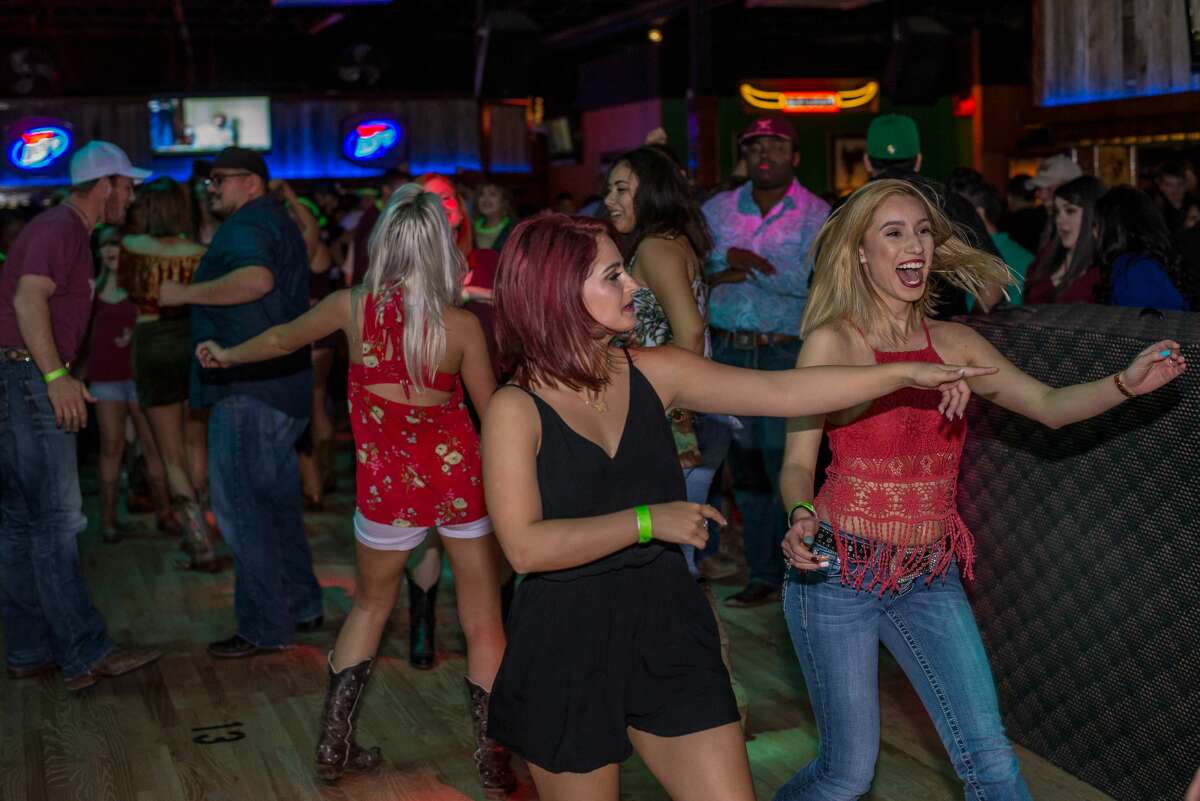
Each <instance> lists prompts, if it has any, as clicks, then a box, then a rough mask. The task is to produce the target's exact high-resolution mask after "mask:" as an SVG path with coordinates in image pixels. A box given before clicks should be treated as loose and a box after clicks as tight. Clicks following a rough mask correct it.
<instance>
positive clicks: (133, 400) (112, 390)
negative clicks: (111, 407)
mask: <svg viewBox="0 0 1200 801" xmlns="http://www.w3.org/2000/svg"><path fill="white" fill-rule="evenodd" d="M88 391H89V392H91V393H92V396H93V397H94V398H95V399H96V400H98V401H108V402H110V403H129V404H133V405H135V406H136V405H137V402H138V399H137V387H136V386H134V383H133V379H132V378H129V379H126V380H125V381H93V382H92V383H90V384H88Z"/></svg>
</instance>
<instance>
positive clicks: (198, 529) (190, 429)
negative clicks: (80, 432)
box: [120, 178, 219, 572]
mask: <svg viewBox="0 0 1200 801" xmlns="http://www.w3.org/2000/svg"><path fill="white" fill-rule="evenodd" d="M131 211H136V213H133V214H132V217H133V219H135V220H137V221H138V228H137V229H136V231H135V233H130V234H128V235H126V236H125V237H124V238H122V239H121V261H120V283H121V286H122V287H123V288H124V289H125V290H126V291H128V292H129V295H130V297H132V298H133V301H134V303H136V304H137V307H138V316H137V322H136V324H135V325H134V327H133V380H134V384H135V385H136V387H137V397H138V403H139V404H141V407H142V409H143V410H145V412H146V416H147V417H148V418H149V420H150V428H151V430H152V431H153V432H154V442H155V444H156V445H157V446H158V451H159V453H160V454H161V455H162V461H163V469H164V472H165V473H166V478H167V489H168V491H169V492H170V494H171V500H172V503H173V504H174V505H175V506H176V507H177V509H176V513H177V514H178V515H179V518H180V521H181V523H182V524H183V527H184V540H183V546H184V550H185V551H187V552H188V553H189V555H190V560H189V562H188V563H187V565H186V567H188V568H190V569H193V570H203V571H209V572H211V571H214V570H217V569H219V563H218V561H217V558H216V550H215V548H214V545H213V536H212V532H211V531H210V530H209V527H208V521H207V516H206V515H205V508H204V506H205V503H204V495H205V490H206V489H207V485H208V472H207V462H208V448H207V434H206V430H205V429H206V424H205V421H204V420H203V419H191V416H190V415H189V412H188V403H187V401H188V385H189V380H190V372H191V364H192V335H191V323H190V318H189V317H188V310H187V309H186V308H183V307H162V308H160V307H159V305H158V291H159V287H160V286H161V285H162V283H163V282H164V281H179V282H181V283H189V282H190V281H191V278H192V273H193V272H194V271H195V269H196V266H197V265H198V264H199V263H200V258H201V257H202V256H203V255H204V251H205V248H204V246H203V245H201V244H199V243H197V242H196V241H195V240H194V239H192V234H191V232H192V230H193V228H192V214H191V198H190V197H189V196H188V193H187V190H186V189H185V188H184V187H183V186H182V185H181V184H179V183H178V182H177V181H175V180H173V179H171V178H158V179H156V180H154V181H151V182H150V183H148V184H146V185H144V186H142V187H141V188H140V189H139V191H138V197H137V200H136V201H135V202H134V205H133V209H132V210H131Z"/></svg>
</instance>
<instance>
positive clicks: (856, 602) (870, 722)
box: [775, 546, 1030, 801]
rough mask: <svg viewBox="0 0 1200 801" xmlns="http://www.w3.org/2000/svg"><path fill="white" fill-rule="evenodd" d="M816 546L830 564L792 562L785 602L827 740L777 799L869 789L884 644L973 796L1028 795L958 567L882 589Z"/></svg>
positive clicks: (805, 799)
mask: <svg viewBox="0 0 1200 801" xmlns="http://www.w3.org/2000/svg"><path fill="white" fill-rule="evenodd" d="M814 550H816V551H817V552H819V553H824V554H825V555H827V556H829V557H830V559H829V566H828V567H827V568H825V569H824V570H818V571H813V572H810V573H802V572H800V571H797V570H790V571H789V573H788V580H787V582H786V586H785V588H784V595H783V611H784V616H785V618H786V619H787V626H788V631H789V632H790V633H791V636H792V645H793V646H794V647H795V649H796V656H797V657H798V658H799V660H800V667H801V669H802V670H803V672H804V681H805V683H806V684H807V685H808V695H809V698H810V699H811V701H812V708H813V714H814V716H815V717H816V720H817V731H818V733H819V736H820V745H819V747H818V751H817V756H816V758H815V759H814V760H813V761H812V762H810V763H809V764H808V765H806V766H805V767H804V768H802V769H801V770H800V771H799V772H798V773H797V774H796V775H795V776H793V777H792V778H791V779H789V780H788V782H787V783H786V784H784V785H783V786H782V787H780V788H779V791H778V792H776V794H775V801H834V799H845V801H850V799H855V798H858V797H859V796H861V795H863V794H865V793H866V792H867V791H868V790H869V789H870V787H871V780H872V779H873V778H874V775H875V761H876V759H877V758H878V756H879V644H880V643H883V645H884V647H886V648H887V649H888V651H889V652H891V654H892V656H894V657H895V659H896V661H897V662H899V663H900V667H901V668H903V670H904V672H905V674H906V675H907V676H908V680H909V681H910V682H912V685H913V687H915V688H916V690H917V695H919V696H920V698H921V702H922V703H923V704H924V706H925V709H926V711H928V712H929V716H930V717H931V718H932V719H933V724H934V727H935V728H936V729H937V732H938V736H939V737H941V740H942V744H943V745H944V746H945V747H946V751H947V753H948V754H949V755H950V761H951V762H952V763H953V764H954V770H955V772H956V773H957V774H958V777H959V778H960V779H961V780H962V782H963V784H964V786H965V790H966V798H967V799H968V801H1000V800H1001V799H1003V800H1004V801H1009V800H1010V799H1022V800H1023V801H1028V799H1029V798H1030V795H1029V790H1028V789H1027V788H1026V787H1025V781H1024V780H1023V779H1022V778H1021V772H1020V766H1019V765H1018V764H1017V757H1016V754H1014V753H1013V750H1012V746H1011V745H1010V744H1009V742H1008V738H1006V737H1005V736H1004V726H1003V724H1002V723H1001V720H1000V706H999V702H998V701H997V698H996V687H995V685H994V683H993V681H992V672H991V668H989V666H988V661H987V655H986V654H985V653H984V651H983V642H982V641H981V640H980V638H979V629H978V628H977V627H976V625H975V617H974V615H972V613H971V606H970V604H968V603H967V598H966V595H965V594H964V593H963V589H962V583H961V582H960V581H959V576H958V568H957V566H955V567H951V568H950V570H949V571H948V572H947V573H946V575H945V576H944V577H938V578H935V579H934V580H933V581H932V582H931V583H929V584H926V583H925V579H926V576H920V577H918V578H916V579H915V580H913V581H912V582H910V583H908V584H907V585H903V587H902V589H901V590H900V591H899V592H897V593H895V594H890V593H889V594H887V595H885V596H884V597H883V598H880V597H879V594H878V593H877V592H870V591H855V590H854V589H851V588H849V587H845V586H843V585H842V583H841V581H840V580H839V571H840V567H839V565H838V559H837V555H836V553H833V552H831V551H829V550H827V549H824V548H821V547H820V546H817V547H815V549H814ZM867 581H868V583H869V581H870V576H868V579H867Z"/></svg>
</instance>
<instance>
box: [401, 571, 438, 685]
mask: <svg viewBox="0 0 1200 801" xmlns="http://www.w3.org/2000/svg"><path fill="white" fill-rule="evenodd" d="M438 583H441V580H440V579H439V580H438ZM438 583H435V584H434V585H433V586H432V587H430V588H429V589H428V590H422V589H421V588H420V587H418V586H417V582H415V581H413V579H412V576H409V577H408V664H410V665H412V666H413V667H415V668H416V669H417V670H429V669H430V668H432V667H433V661H434V647H433V634H434V631H435V630H436V629H437V591H438Z"/></svg>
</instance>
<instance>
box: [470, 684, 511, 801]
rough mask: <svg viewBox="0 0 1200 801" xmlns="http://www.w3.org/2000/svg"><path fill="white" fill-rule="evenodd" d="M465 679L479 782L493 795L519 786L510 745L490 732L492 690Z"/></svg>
mask: <svg viewBox="0 0 1200 801" xmlns="http://www.w3.org/2000/svg"><path fill="white" fill-rule="evenodd" d="M464 679H465V681H466V682H467V694H468V695H469V697H470V700H471V721H472V722H473V723H474V724H475V768H476V770H478V771H479V783H480V784H482V785H483V789H484V792H485V793H487V794H488V796H489V797H494V796H496V795H502V794H504V793H508V792H510V791H512V789H513V788H514V787H516V786H517V777H516V774H514V773H513V770H512V765H510V764H509V759H510V756H509V753H508V749H507V748H505V747H504V746H502V745H500V744H499V743H497V742H496V741H495V740H493V739H492V738H491V737H489V736H488V698H489V696H490V695H491V694H490V693H489V692H488V691H487V690H485V689H483V688H482V687H480V686H479V685H478V684H476V683H475V682H473V681H471V680H470V679H469V678H466V677H464Z"/></svg>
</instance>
